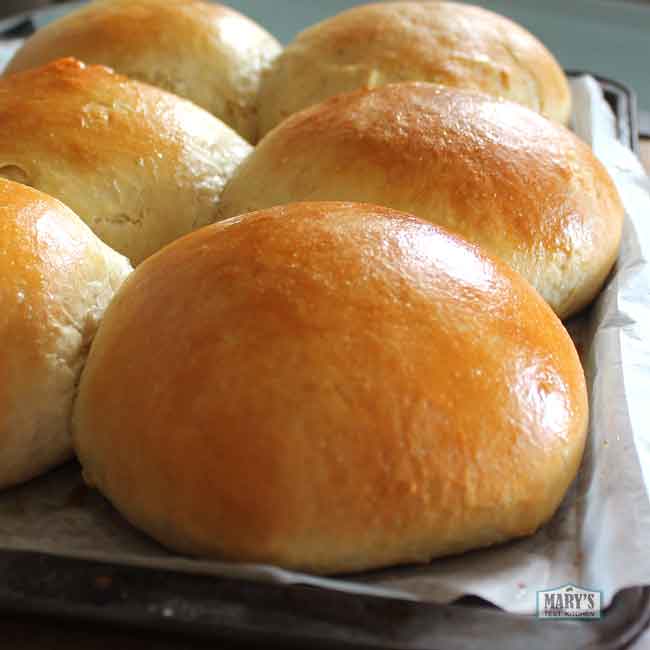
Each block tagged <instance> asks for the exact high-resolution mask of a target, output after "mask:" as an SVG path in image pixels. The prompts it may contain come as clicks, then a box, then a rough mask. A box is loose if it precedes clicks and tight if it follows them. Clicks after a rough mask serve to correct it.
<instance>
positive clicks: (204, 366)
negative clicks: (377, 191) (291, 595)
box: [74, 203, 587, 573]
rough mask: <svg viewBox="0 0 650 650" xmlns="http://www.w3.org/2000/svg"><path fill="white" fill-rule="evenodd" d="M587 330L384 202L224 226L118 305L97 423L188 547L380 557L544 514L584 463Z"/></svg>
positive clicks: (394, 557)
mask: <svg viewBox="0 0 650 650" xmlns="http://www.w3.org/2000/svg"><path fill="white" fill-rule="evenodd" d="M586 426H587V395H586V391H585V382H584V377H583V373H582V368H581V366H580V362H579V360H578V357H577V355H576V352H575V348H574V346H573V343H572V341H571V339H570V338H569V336H568V334H567V333H566V331H565V329H564V328H563V326H562V324H561V323H560V321H559V320H558V319H557V318H556V317H555V315H554V314H553V312H552V311H551V310H550V309H549V308H548V306H547V305H546V304H545V303H544V301H543V300H542V299H541V298H540V297H539V296H538V294H537V293H536V292H535V291H534V290H533V289H532V288H530V286H529V285H528V284H527V283H525V282H524V281H523V280H521V279H520V277H519V276H518V275H517V274H516V273H514V272H512V271H511V270H510V269H508V268H507V267H506V266H505V265H504V264H502V263H501V262H499V261H497V260H494V259H491V258H490V257H488V256H486V255H484V254H483V253H481V252H479V250H478V249H477V248H476V247H473V246H471V245H470V244H468V243H466V242H464V241H463V240H461V239H460V238H457V237H456V236H454V235H452V234H450V233H447V232H446V231H445V230H443V229H440V228H437V227H436V226H433V225H431V224H428V223H426V222H424V221H421V220H419V219H416V218H414V217H410V216H408V215H404V214H401V213H398V212H395V211H393V210H390V209H387V208H382V207H376V206H372V205H359V204H348V203H303V204H294V205H290V206H283V207H278V208H274V209H271V210H267V211H261V212H258V213H256V214H252V215H246V216H243V217H241V218H237V219H232V220H230V221H227V222H223V223H219V224H215V225H213V226H208V227H206V228H203V229H202V230H199V231H197V232H195V233H192V234H191V235H188V236H186V237H184V238H182V239H180V240H179V241H176V242H174V243H173V244H171V245H170V246H168V247H167V248H165V249H164V250H162V251H161V252H159V253H158V254H157V255H155V256H153V257H151V258H150V259H148V260H147V261H146V262H145V263H144V264H142V265H141V266H140V267H139V268H138V269H136V270H135V272H134V273H133V275H132V276H131V277H130V278H129V280H128V281H127V282H126V283H125V285H124V286H123V288H122V290H121V291H120V292H119V294H118V296H117V297H116V299H115V301H114V302H113V303H112V304H111V306H110V308H109V310H108V312H107V314H106V318H105V320H104V322H103V324H102V326H101V328H100V331H99V333H98V336H97V338H96V340H95V343H94V345H93V348H92V350H91V352H90V357H89V359H88V363H87V365H86V368H85V370H84V373H83V377H82V380H81V386H80V390H79V398H78V400H77V402H76V406H75V414H74V439H75V445H76V449H77V452H78V455H79V458H80V459H81V463H82V465H83V468H84V475H85V476H86V478H87V480H88V481H89V482H90V483H91V484H94V485H96V486H97V487H98V488H99V489H100V490H101V491H102V492H103V493H104V494H105V495H106V496H107V497H108V498H109V499H110V500H111V501H112V502H113V503H114V504H115V506H116V507H117V508H118V509H119V510H120V511H121V512H122V513H123V514H124V515H125V516H126V517H127V518H128V519H129V520H130V521H131V522H132V523H133V524H135V525H136V526H138V527H140V528H141V529H143V530H145V531H146V532H148V533H149V534H150V535H152V536H154V537H155V538H156V539H158V540H159V541H161V542H162V543H163V544H165V545H167V546H169V547H170V548H173V549H176V550H178V551H181V552H185V553H190V554H196V555H201V556H211V557H216V558H221V559H227V560H233V561H250V562H268V563H274V564H279V565H282V566H285V567H289V568H292V569H301V570H308V571H314V572H318V573H333V572H341V571H357V570H363V569H369V568H373V567H381V566H385V565H392V564H400V563H407V562H426V561H428V560H429V559H430V558H432V557H436V556H439V555H445V554H449V553H458V552H461V551H464V550H467V549H471V548H477V547H481V546H486V545H489V544H494V543H496V542H500V541H503V540H506V539H510V538H512V537H518V536H520V535H527V534H529V533H532V532H533V531H534V530H535V529H536V528H537V527H538V526H540V525H541V524H542V523H543V522H545V521H546V520H547V519H548V518H549V517H550V516H551V515H552V514H553V512H554V511H555V509H556V508H557V506H558V504H559V503H560V500H561V499H562V497H563V495H564V493H565V490H566V488H567V486H568V485H569V483H570V482H571V481H572V479H573V477H574V476H575V474H576V471H577V468H578V464H579V462H580V458H581V454H582V450H583V445H584V441H585V430H586Z"/></svg>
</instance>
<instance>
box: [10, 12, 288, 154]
mask: <svg viewBox="0 0 650 650" xmlns="http://www.w3.org/2000/svg"><path fill="white" fill-rule="evenodd" d="M280 49H281V48H280V44H279V43H278V42H277V41H276V40H275V38H273V36H271V35H270V34H268V33H267V32H266V31H264V30H263V29H262V28H261V27H260V26H259V25H257V24H256V23H254V22H253V21H252V20H249V19H248V18H246V17H244V16H242V15H241V14H239V13H237V12H236V11H233V10H232V9H229V8H227V7H224V6H222V5H218V4H212V3H209V2H197V1H195V0H96V1H95V2H92V3H91V4H89V5H88V6H86V7H82V8H81V9H78V10H77V11H74V12H72V13H71V14H69V15H67V16H65V17H63V18H61V19H59V20H57V21H55V22H53V23H51V24H49V25H47V26H46V27H44V28H43V29H40V30H39V31H38V32H36V34H34V35H33V36H32V37H31V38H29V39H28V40H27V41H26V43H25V44H24V45H23V46H22V48H21V49H20V50H19V51H18V52H17V53H16V55H15V56H14V58H13V60H12V61H11V62H10V63H9V67H8V70H9V72H18V71H22V70H26V69H28V68H34V67H36V66H40V65H44V64H46V63H48V62H50V61H53V60H54V59H58V58H61V57H66V56H74V57H76V58H78V59H81V60H82V61H84V62H85V63H101V64H103V65H107V66H110V67H111V68H114V69H115V70H116V71H117V72H120V73H122V74H125V75H127V76H129V77H133V78H134V79H138V80H140V81H145V82H147V83H150V84H153V85H154V86H160V87H161V88H164V89H165V90H168V91H170V92H173V93H176V94H177V95H180V96H181V97H185V98H187V99H189V100H191V101H193V102H194V103H195V104H198V105H199V106H201V107H202V108H204V109H206V110H207V111H209V112H210V113H212V114H213V115H216V116H217V117H218V118H220V119H221V120H223V121H224V122H225V123H226V124H228V125H229V126H230V127H232V128H233V129H234V130H235V131H237V132H238V133H239V134H241V135H242V136H243V137H244V138H246V139H247V140H250V141H254V140H255V138H256V130H257V113H256V107H255V102H256V99H257V92H258V89H259V82H260V75H261V72H262V70H263V69H264V68H265V67H267V66H268V65H269V63H270V61H271V59H272V58H273V57H274V56H276V55H277V54H278V53H279V52H280Z"/></svg>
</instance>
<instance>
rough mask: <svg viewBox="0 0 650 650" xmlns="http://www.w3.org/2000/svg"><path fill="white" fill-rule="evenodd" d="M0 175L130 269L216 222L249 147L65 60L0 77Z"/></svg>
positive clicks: (119, 80)
mask: <svg viewBox="0 0 650 650" xmlns="http://www.w3.org/2000/svg"><path fill="white" fill-rule="evenodd" d="M0 124H2V128H1V129H0V176H5V177H7V178H9V179H11V180H15V181H19V182H21V183H25V184H27V185H31V186H32V187H35V188H37V189H39V190H41V191H43V192H46V193H47V194H50V195H51V196H54V197H56V198H57V199H59V200H60V201H63V203H65V204H66V205H67V206H69V207H70V208H71V209H72V210H73V211H74V212H76V213H77V214H78V215H79V216H80V217H81V218H82V219H83V220H84V221H85V222H86V223H87V224H88V225H89V226H90V227H91V228H92V229H93V230H94V232H95V233H96V234H97V235H99V237H100V238H101V239H103V240H104V242H106V243H107V244H108V245H109V246H111V247H112V248H114V249H116V250H117V251H119V252H120V253H122V254H124V255H126V256H127V257H129V258H130V259H131V261H132V262H133V263H134V264H136V263H138V262H140V261H141V260H143V259H144V258H145V257H147V256H148V255H150V254H151V253H153V252H155V251H157V250H158V249H159V248H161V247H162V246H164V245H165V244H167V243H169V242H170V241H172V240H174V239H176V238H178V237H180V236H181V235H184V234H186V233H187V232H189V231H190V230H192V229H194V228H196V227H198V226H202V225H205V224H208V223H212V222H213V221H214V220H215V217H216V207H217V204H218V201H219V195H220V193H221V190H222V189H223V186H224V184H225V182H226V180H227V178H229V176H230V175H231V174H232V172H233V171H234V169H235V168H236V167H237V165H238V164H239V163H240V162H241V160H242V159H243V158H244V157H245V156H246V155H247V154H248V153H249V151H250V149H251V148H250V145H248V144H247V143H246V142H245V141H244V140H242V139H241V138H240V137H239V136H238V135H237V134H236V133H235V132H234V131H232V130H231V129H230V128H228V127H227V126H226V125H225V124H223V122H221V121H219V120H218V119H217V118H215V117H213V116H212V115H210V114H209V113H207V112H205V111H204V110H202V109H200V108H198V107H197V106H195V105H194V104H192V103H190V102H188V101H186V100H183V99H180V98H178V97H176V96H175V95H171V94H169V93H166V92H164V91H162V90H159V89H157V88H153V87H151V86H147V85H145V84H142V83H139V82H136V81H130V80H128V79H126V78H125V77H122V76H119V75H116V74H114V73H113V72H112V71H111V70H109V69H108V68H104V67H102V66H86V65H84V64H83V63H80V62H78V61H76V60H74V59H62V60H60V61H56V62H54V63H51V64H48V65H46V66H44V67H42V68H37V69H35V70H28V71H27V72H22V73H18V74H15V75H11V76H9V77H5V78H3V79H0Z"/></svg>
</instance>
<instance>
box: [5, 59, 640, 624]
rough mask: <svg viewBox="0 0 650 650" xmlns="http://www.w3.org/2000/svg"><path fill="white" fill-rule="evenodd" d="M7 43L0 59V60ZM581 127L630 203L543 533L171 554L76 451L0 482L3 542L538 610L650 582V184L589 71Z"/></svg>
mask: <svg viewBox="0 0 650 650" xmlns="http://www.w3.org/2000/svg"><path fill="white" fill-rule="evenodd" d="M2 61H3V56H2V51H1V50H0V69H1V68H2ZM572 86H573V93H574V100H575V102H574V103H575V114H574V128H575V130H576V132H577V133H578V134H579V135H580V136H581V137H582V138H583V139H585V140H586V141H587V142H589V143H590V144H591V145H592V147H593V148H594V151H595V152H596V154H597V155H598V156H599V157H600V159H601V160H602V161H603V163H604V164H605V165H606V166H607V168H608V170H609V171H610V173H611V175H612V177H613V178H614V180H615V182H616V184H617V186H618V189H619V191H620V193H621V196H622V198H623V201H624V203H625V207H626V211H627V219H626V224H625V232H624V237H623V243H622V249H621V256H620V260H619V262H618V265H617V268H616V270H615V273H614V274H613V275H612V277H611V278H610V280H609V283H608V286H607V288H606V290H605V291H604V292H603V294H602V295H601V296H600V298H599V299H598V301H597V303H596V304H595V305H594V307H593V308H592V309H591V310H590V311H589V312H588V313H587V314H586V315H585V316H583V317H581V318H579V319H577V320H575V321H574V322H572V323H569V324H568V327H569V329H570V331H571V333H572V335H573V336H574V340H575V341H576V344H577V346H578V348H579V350H580V352H581V356H582V359H583V363H584V365H585V371H586V374H587V379H588V383H589V387H590V403H591V424H590V434H589V442H588V447H587V452H586V454H585V458H584V462H583V465H582V468H581V470H580V474H579V476H578V479H577V480H576V482H575V483H574V485H573V486H572V488H571V489H570V491H569V493H568V494H567V497H566V499H565V501H564V503H563V505H562V507H561V508H560V510H559V512H558V513H557V514H556V516H555V517H554V518H553V520H552V521H551V522H550V523H549V524H548V525H546V526H545V527H544V528H543V529H541V530H540V531H539V532H538V533H537V534H536V535H534V536H532V537H529V538H527V539H524V540H519V541H516V542H512V543H508V544H504V545H502V546H499V547H495V548H491V549H488V550H482V551H476V552H473V553H467V554H464V555H462V556H459V557H456V558H450V559H445V560H438V561H434V562H432V563H431V564H430V565H427V566H425V567H403V568H396V569H388V570H384V571H376V572H372V573H365V574H360V575H355V576H346V577H344V578H340V579H338V578H328V579H321V578H314V577H310V576H306V575H302V574H297V573H292V572H289V571H283V570H279V569H276V568H273V567H261V566H243V565H233V564H226V563H219V562H208V561H198V560H194V559H190V558H181V557H178V556H174V555H172V554H171V553H169V552H168V551H166V550H164V549H163V548H161V547H160V546H159V545H157V544H156V543H155V542H153V541H152V540H150V539H148V538H147V537H145V536H144V535H142V534H140V533H139V532H138V531H136V530H134V529H133V528H132V527H130V526H129V525H128V524H127V523H126V522H125V521H124V520H123V519H122V518H121V517H120V516H119V514H117V513H116V512H115V511H114V510H113V508H111V506H110V505H109V504H108V503H107V502H106V501H105V500H104V499H103V498H102V497H101V496H99V495H98V494H97V493H95V492H92V491H89V490H87V489H86V488H85V486H84V485H83V482H82V480H81V477H80V473H79V468H78V466H77V465H76V464H74V463H70V464H68V465H67V466H65V467H63V468H60V469H58V470H56V471H54V472H51V473H49V474H48V475H46V476H44V477H42V478H40V479H37V480H35V481H32V482H30V483H29V484H27V485H25V486H22V487H20V488H17V489H14V490H10V491H7V492H5V493H2V494H0V551H2V550H3V549H7V550H10V549H13V550H32V551H41V552H46V553H52V554H56V555H63V556H70V557H78V558H89V559H90V558H92V559H98V560H110V561H111V562H115V563H123V564H131V565H143V566H152V567H157V568H161V569H176V570H181V571H187V572H194V573H206V574H214V575H221V576H230V577H240V578H245V579H249V580H263V581H273V582H281V583H296V582H298V583H309V584H312V585H319V586H321V587H323V588H327V589H335V590H345V591H352V592H360V593H373V594H376V595H381V596H391V597H397V598H408V599H414V600H423V601H433V602H450V601H452V600H454V599H456V598H458V597H460V596H462V595H466V594H472V595H478V596H481V597H482V598H485V599H486V600H489V601H491V602H492V603H494V604H495V605H498V606H500V607H502V608H504V609H506V610H509V611H513V612H521V613H532V612H534V611H535V605H536V592H537V590H541V589H548V588H552V587H557V586H560V585H563V584H565V583H567V582H573V583H576V584H578V585H580V586H582V587H586V588H592V589H599V590H602V591H603V595H604V600H605V603H606V604H607V603H609V602H610V601H611V599H612V597H613V596H614V594H615V593H616V592H617V591H618V590H619V589H622V588H624V587H628V586H634V585H643V584H650V490H649V486H650V418H648V417H647V416H648V415H650V270H649V267H648V261H647V260H648V255H649V252H650V182H649V181H648V178H647V177H646V175H645V173H644V171H643V169H642V167H641V164H640V163H639V161H638V160H637V159H636V158H635V156H634V155H633V154H632V153H631V152H630V151H629V150H627V149H626V148H625V147H624V146H622V145H621V144H619V143H618V142H617V140H616V137H615V127H614V121H613V118H612V115H611V113H610V111H609V108H608V106H607V104H606V102H605V101H604V100H603V98H602V96H601V92H600V88H599V86H598V84H597V83H596V82H595V81H594V80H593V79H591V78H588V77H585V78H582V79H580V80H575V81H574V82H573V84H572Z"/></svg>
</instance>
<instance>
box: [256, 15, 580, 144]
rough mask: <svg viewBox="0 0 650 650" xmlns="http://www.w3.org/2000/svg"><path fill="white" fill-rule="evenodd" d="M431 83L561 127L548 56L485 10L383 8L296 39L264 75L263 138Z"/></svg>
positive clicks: (565, 106) (560, 90) (566, 96)
mask: <svg viewBox="0 0 650 650" xmlns="http://www.w3.org/2000/svg"><path fill="white" fill-rule="evenodd" d="M401 81H427V82H431V83H439V84H444V85H447V86H453V87H459V88H470V89H475V90H480V91H483V92H486V93H489V94H490V95H493V96H497V97H503V98H506V99H509V100H512V101H515V102H518V103H521V104H523V105H525V106H528V107H529V108H531V109H533V110H535V111H537V112H539V113H541V114H542V115H544V116H545V117H548V118H549V119H551V120H554V121H556V122H560V123H563V124H566V123H567V122H568V120H569V115H570V112H571V94H570V90H569V85H568V83H567V80H566V77H565V75H564V72H563V71H562V69H561V68H560V66H559V65H558V63H557V61H556V60H555V58H554V57H553V55H552V54H551V53H550V52H549V51H548V50H547V49H546V48H545V47H544V46H543V45H542V44H541V43H540V42H539V41H538V40H537V39H536V38H535V37H534V36H533V35H532V34H530V33H529V32H528V31H526V30H525V29H524V28H523V27H521V26H520V25H518V24H516V23H514V22H512V21H511V20H509V19H508V18H505V17H503V16H500V15H498V14H495V13H493V12H491V11H488V10H486V9H482V8H481V7H475V6H471V5H465V4H457V3H453V2H386V3H377V4H368V5H363V6H361V7H354V8H352V9H349V10H348V11H344V12H343V13H341V14H339V15H337V16H334V17H332V18H329V19H327V20H325V21H323V22H321V23H318V24H317V25H314V26H313V27H310V28H309V29H307V30H305V31H304V32H302V33H301V34H299V35H298V36H297V37H296V39H295V40H294V41H293V42H292V43H290V44H289V45H288V46H287V47H286V48H285V50H284V51H283V52H282V54H281V55H280V56H279V57H278V58H277V59H276V60H275V61H274V62H273V64H272V67H271V68H270V70H269V71H268V73H265V76H264V79H263V81H262V87H261V92H260V100H259V111H260V134H261V135H264V134H265V133H266V132H268V131H269V130H270V129H271V128H273V127H274V126H275V125H276V124H278V123H279V122H281V121H282V120H283V119H285V118H286V117H288V116H289V115H291V114H292V113H295V112H296V111H299V110H301V109H303V108H306V107H308V106H310V105H312V104H317V103H319V102H321V101H323V100H324V99H326V98H327V97H331V96H333V95H336V94H338V93H341V92H348V91H352V90H355V89H357V88H361V87H365V88H373V87H376V86H380V85H384V84H388V83H394V82H401Z"/></svg>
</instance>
